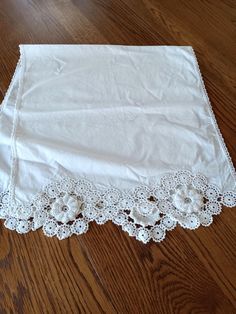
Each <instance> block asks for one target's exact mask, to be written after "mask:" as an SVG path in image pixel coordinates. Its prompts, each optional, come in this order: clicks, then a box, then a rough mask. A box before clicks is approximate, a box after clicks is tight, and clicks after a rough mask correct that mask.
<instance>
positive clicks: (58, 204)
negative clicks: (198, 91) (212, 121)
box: [0, 170, 236, 243]
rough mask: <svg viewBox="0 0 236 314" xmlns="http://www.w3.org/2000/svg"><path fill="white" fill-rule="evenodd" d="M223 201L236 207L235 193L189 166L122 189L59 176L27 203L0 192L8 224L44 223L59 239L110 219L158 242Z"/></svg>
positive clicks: (26, 227) (202, 221)
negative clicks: (151, 182)
mask: <svg viewBox="0 0 236 314" xmlns="http://www.w3.org/2000/svg"><path fill="white" fill-rule="evenodd" d="M222 205H224V206H227V207H234V206H236V193H235V192H234V191H227V192H224V193H222V192H221V191H220V189H219V188H218V187H217V186H216V185H213V184H210V183H208V180H207V178H206V177H205V176H204V175H202V174H193V173H191V172H190V171H187V170H181V171H177V172H174V173H171V174H166V175H164V176H163V177H162V178H161V179H160V181H159V182H156V184H154V185H153V186H151V187H149V186H146V185H139V186H137V187H136V188H134V189H132V190H125V191H121V190H119V189H117V188H114V187H107V188H103V189H100V188H97V187H95V185H94V184H93V183H92V182H90V181H89V180H87V179H84V178H77V179H74V178H71V177H63V178H59V179H57V180H55V181H53V182H50V183H49V184H47V185H46V186H45V187H44V189H43V190H42V191H41V192H40V193H39V194H37V195H36V196H35V197H34V198H33V199H32V201H30V202H28V203H27V204H24V205H22V204H20V205H12V204H10V201H9V191H6V192H3V193H1V194H0V218H2V219H4V220H5V222H4V225H5V227H7V228H8V229H11V230H16V231H17V232H18V233H27V232H29V231H31V230H32V231H35V230H37V229H39V228H42V230H43V232H44V234H45V235H46V236H48V237H52V236H56V237H57V238H58V239H60V240H62V239H65V238H68V237H70V236H72V235H73V234H76V235H80V234H83V233H86V232H87V231H88V228H89V224H90V223H91V222H92V221H95V222H96V223H97V224H105V223H106V222H107V221H112V222H113V223H115V224H116V225H119V226H121V228H122V230H123V231H126V232H128V234H129V235H130V236H133V237H135V238H136V239H137V240H139V241H142V242H143V243H147V242H149V241H150V240H153V241H155V242H161V241H162V240H164V238H165V236H166V233H167V231H170V230H172V229H174V228H175V227H176V226H177V225H180V226H181V227H183V228H186V229H197V228H198V227H200V226H205V227H206V226H209V225H210V224H211V223H212V222H213V216H214V215H218V214H219V213H220V212H221V210H222Z"/></svg>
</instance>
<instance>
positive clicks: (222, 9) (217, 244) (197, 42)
mask: <svg viewBox="0 0 236 314" xmlns="http://www.w3.org/2000/svg"><path fill="white" fill-rule="evenodd" d="M235 21H236V3H235V1H233V0H222V1H219V0H215V1H213V0H208V1H207V0H193V1H188V0H178V1H177V0H158V1H155V0H142V1H141V0H126V1H125V0H123V1H122V0H48V1H47V0H1V1H0V97H1V99H2V98H3V95H4V94H5V92H6V89H7V87H8V84H9V82H10V79H11V76H12V73H13V71H14V68H15V66H16V63H17V59H18V45H19V44H20V43H99V44H130V45H192V46H193V48H194V49H195V51H196V54H197V57H198V60H199V64H200V67H201V71H202V73H203V78H204V80H205V84H206V88H207V91H208V93H209V97H210V99H211V101H212V106H213V109H214V112H215V115H216V118H217V121H218V123H219V126H220V128H221V131H222V134H223V136H224V138H225V141H226V144H227V146H228V148H229V151H230V153H231V156H232V158H233V160H234V161H235V160H236V136H235V130H236V105H235V99H236V91H235V82H236V80H235V79H236V77H235V76H236V58H235V51H236V50H235V48H236V45H235V38H236V30H235ZM235 226H236V212H235V210H234V209H225V210H224V211H223V213H222V214H221V215H220V216H219V217H216V218H215V222H214V224H213V225H212V226H211V227H209V228H203V227H202V228H200V229H198V230H196V231H186V230H182V229H181V228H176V230H174V231H172V232H170V233H169V234H168V236H167V239H166V240H165V241H164V242H163V243H161V244H159V245H158V244H154V243H150V244H148V245H144V244H142V243H139V242H138V241H136V240H134V239H133V238H129V237H128V236H127V234H126V233H124V232H122V231H121V230H120V229H119V228H118V227H117V226H115V225H112V224H111V223H107V224H106V225H104V226H97V225H95V224H92V226H91V228H90V231H89V232H88V233H87V234H86V235H82V236H79V237H72V238H70V239H68V240H64V241H59V240H57V239H50V238H46V237H44V236H43V235H42V232H40V231H39V232H34V233H33V232H32V233H30V234H27V235H18V234H17V233H14V232H10V231H8V230H6V229H5V228H3V225H2V224H1V229H0V313H1V314H4V313H27V314H28V313H30V314H31V313H131V314H136V313H158V314H159V313H160V314H162V313H174V314H176V313H179V314H185V313H193V314H200V313H201V314H203V313H219V314H232V313H236V301H235V299H236V298H235V286H236V269H235V262H236V258H235V250H236V227H235Z"/></svg>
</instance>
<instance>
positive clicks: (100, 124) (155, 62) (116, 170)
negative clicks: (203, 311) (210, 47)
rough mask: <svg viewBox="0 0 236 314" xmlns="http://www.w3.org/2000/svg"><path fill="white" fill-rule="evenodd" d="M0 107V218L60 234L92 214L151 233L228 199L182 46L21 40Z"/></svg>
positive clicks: (222, 149)
mask: <svg viewBox="0 0 236 314" xmlns="http://www.w3.org/2000/svg"><path fill="white" fill-rule="evenodd" d="M20 51H21V56H20V59H19V63H18V65H17V67H16V70H15V74H14V76H13V78H12V81H11V84H10V86H9V89H8V91H7V93H6V95H5V97H4V100H3V103H2V106H1V107H2V109H1V113H0V130H1V133H0V148H1V150H0V187H1V190H2V192H1V194H0V217H1V218H2V219H4V220H5V222H4V224H5V226H6V227H7V228H9V229H11V230H16V231H17V232H19V233H27V232H29V231H30V230H33V231H34V230H36V229H39V228H42V229H43V232H44V234H45V235H47V236H49V237H51V236H57V237H58V238H59V239H65V238H67V237H69V236H71V235H73V234H77V235H80V234H83V233H85V232H87V230H88V226H89V224H90V223H91V222H92V221H95V222H96V223H98V224H104V223H106V222H107V221H109V220H110V221H112V222H114V224H117V225H120V226H121V227H122V229H123V230H124V231H126V232H128V234H129V235H130V236H133V237H135V238H136V239H138V240H140V241H142V242H144V243H147V242H149V241H150V240H154V241H155V242H160V241H162V240H163V239H164V238H165V235H166V233H167V231H169V230H172V229H174V228H175V226H176V225H178V224H179V225H180V226H182V227H183V228H187V229H196V228H198V227H199V226H209V225H210V224H211V223H212V221H213V217H214V215H217V214H219V213H220V212H221V210H222V206H223V205H224V206H227V207H234V206H236V190H235V186H236V173H235V169H234V166H233V163H232V160H231V158H230V156H229V153H228V151H227V148H226V145H225V143H224V140H223V137H222V135H221V133H220V130H219V128H218V125H217V122H216V119H215V116H214V113H213V110H212V107H211V105H210V101H209V98H208V96H207V92H206V89H205V87H204V83H203V80H202V77H201V74H200V70H199V66H198V63H197V59H196V56H195V54H194V51H193V49H192V47H183V46H119V45H117V46H116V45H21V46H20Z"/></svg>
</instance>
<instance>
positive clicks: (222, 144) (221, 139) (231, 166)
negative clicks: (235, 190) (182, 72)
mask: <svg viewBox="0 0 236 314" xmlns="http://www.w3.org/2000/svg"><path fill="white" fill-rule="evenodd" d="M191 48H192V52H193V56H194V62H195V68H196V70H197V72H198V74H199V78H200V83H201V87H202V94H203V97H204V98H205V100H206V103H207V105H208V109H209V113H210V117H211V120H212V124H213V126H214V128H215V131H216V134H217V139H218V142H219V144H220V147H221V149H222V151H223V153H224V154H225V156H226V158H227V160H228V165H229V169H230V173H231V175H232V177H233V178H234V180H235V181H236V170H235V167H234V164H233V161H232V158H231V156H230V154H229V151H228V148H227V146H226V143H225V140H224V137H223V135H222V133H221V131H220V128H219V126H218V123H217V121H216V117H215V114H214V111H213V108H212V105H211V102H210V99H209V96H208V93H207V90H206V87H205V84H204V80H203V76H202V73H201V70H200V66H199V63H198V59H197V56H196V53H195V51H194V49H193V47H191Z"/></svg>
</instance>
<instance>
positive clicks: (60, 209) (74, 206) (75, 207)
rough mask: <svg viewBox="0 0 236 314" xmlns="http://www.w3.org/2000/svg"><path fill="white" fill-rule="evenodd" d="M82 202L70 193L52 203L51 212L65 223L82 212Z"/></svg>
mask: <svg viewBox="0 0 236 314" xmlns="http://www.w3.org/2000/svg"><path fill="white" fill-rule="evenodd" d="M81 205H82V202H80V201H78V200H77V199H76V198H74V197H72V196H70V195H69V194H66V195H64V196H63V197H59V198H58V199H56V201H55V202H54V203H53V204H52V210H51V212H50V214H51V215H52V216H53V217H54V218H55V219H56V220H57V221H60V222H63V223H67V222H68V221H71V220H74V219H75V218H76V216H77V215H78V213H79V212H80V209H81Z"/></svg>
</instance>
